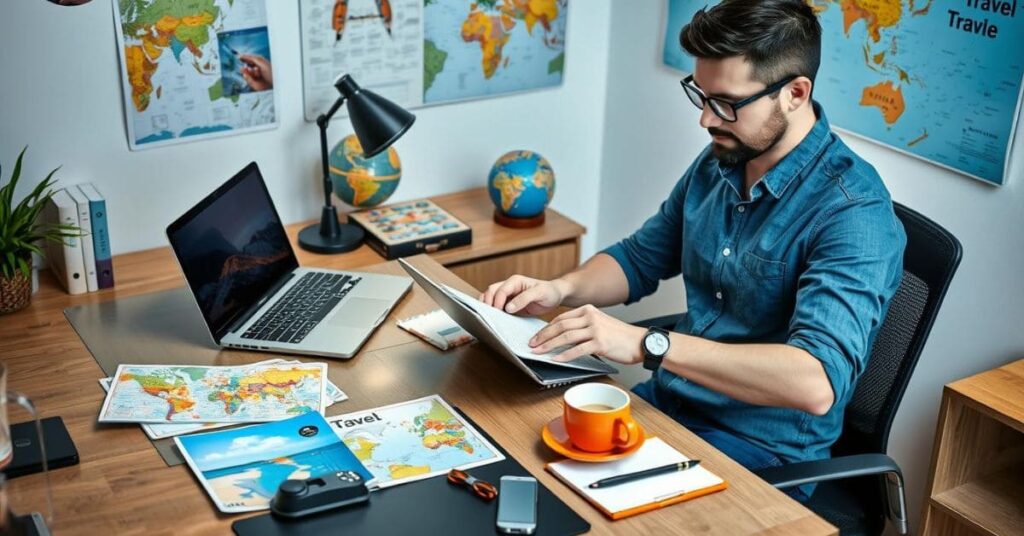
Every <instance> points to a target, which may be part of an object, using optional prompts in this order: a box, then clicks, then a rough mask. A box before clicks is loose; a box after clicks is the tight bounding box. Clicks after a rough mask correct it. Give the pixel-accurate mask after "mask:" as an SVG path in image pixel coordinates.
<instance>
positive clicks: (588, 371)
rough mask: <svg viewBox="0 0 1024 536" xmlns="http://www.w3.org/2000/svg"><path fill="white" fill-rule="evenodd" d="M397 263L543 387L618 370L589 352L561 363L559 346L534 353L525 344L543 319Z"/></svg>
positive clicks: (464, 326) (457, 320)
mask: <svg viewBox="0 0 1024 536" xmlns="http://www.w3.org/2000/svg"><path fill="white" fill-rule="evenodd" d="M398 264H400V265H401V266H402V268H404V269H405V271H406V272H407V273H408V274H409V275H410V276H412V278H413V280H414V281H416V283H417V284H418V285H419V286H421V287H423V290H425V291H426V292H427V295H429V296H430V297H431V298H432V299H433V300H434V301H435V302H437V304H438V305H439V306H441V309H443V310H444V312H445V313H448V316H450V317H451V318H452V320H454V321H455V323H456V324H458V325H459V326H461V327H462V329H465V330H466V331H468V332H469V333H470V334H471V335H473V336H474V337H476V338H477V340H479V341H481V342H483V343H484V344H485V345H487V346H488V347H489V348H490V349H491V350H493V351H494V352H496V353H497V354H498V355H500V356H502V357H504V358H505V359H506V360H508V361H509V362H511V363H512V364H513V365H515V366H516V368H518V369H519V370H521V371H523V372H525V373H526V375H527V376H529V377H530V378H531V379H533V381H535V382H537V383H539V384H541V385H543V386H544V387H555V386H557V385H562V384H566V383H571V382H575V381H580V380H585V379H588V378H596V377H598V376H605V375H608V374H617V373H618V369H616V368H615V367H613V366H611V365H609V364H608V363H605V362H604V361H601V360H600V359H598V358H597V357H595V356H592V355H587V356H582V357H578V358H576V359H573V360H572V361H566V362H564V363H562V362H557V361H553V360H552V359H551V358H552V357H553V356H554V355H555V354H556V353H558V352H559V351H560V350H562V348H557V349H555V350H553V351H551V352H549V353H548V354H545V355H537V354H534V353H533V352H532V350H530V349H529V345H528V344H527V343H528V341H529V340H530V338H531V337H533V335H534V334H535V333H536V332H537V331H538V330H539V329H540V328H542V327H544V325H546V323H545V322H544V321H543V320H540V319H537V318H523V317H517V316H513V315H510V314H508V313H506V312H504V311H501V310H499V309H495V308H494V307H491V306H490V305H487V304H485V303H483V302H481V301H479V300H477V299H476V298H474V297H472V296H468V295H466V294H464V293H462V292H459V291H458V290H456V289H453V288H451V287H448V286H445V285H440V284H438V283H436V282H434V281H433V280H431V279H430V278H429V277H427V275H426V274H424V273H423V272H421V271H419V270H418V269H416V267H415V266H413V265H411V264H409V263H408V262H406V261H405V259H398Z"/></svg>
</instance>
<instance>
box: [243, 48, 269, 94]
mask: <svg viewBox="0 0 1024 536" xmlns="http://www.w3.org/2000/svg"><path fill="white" fill-rule="evenodd" d="M238 59H239V60H241V62H242V63H243V64H244V65H243V66H242V69H241V72H242V78H244V79H245V83H246V84H249V87H251V88H252V90H253V91H266V90H268V89H273V87H274V71H273V68H272V67H271V66H270V60H268V59H267V58H264V57H263V56H256V55H252V54H240V55H239V56H238Z"/></svg>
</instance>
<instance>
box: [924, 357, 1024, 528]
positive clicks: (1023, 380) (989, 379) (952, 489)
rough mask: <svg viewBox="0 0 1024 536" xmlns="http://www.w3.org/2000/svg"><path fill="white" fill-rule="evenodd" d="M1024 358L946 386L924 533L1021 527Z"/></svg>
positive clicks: (1023, 509) (1023, 518) (1023, 515)
mask: <svg viewBox="0 0 1024 536" xmlns="http://www.w3.org/2000/svg"><path fill="white" fill-rule="evenodd" d="M1022 472H1024V359H1022V360H1020V361H1016V362H1014V363H1010V364H1008V365H1005V366H1002V367H999V368H997V369H994V370H990V371H987V372H982V373H981V374H977V375H975V376H971V377H970V378H966V379H963V380H959V381H956V382H953V383H951V384H949V385H946V387H945V388H944V389H943V391H942V409H941V410H939V424H938V429H937V430H936V433H935V447H934V452H933V454H932V469H931V474H930V476H929V478H928V488H927V490H928V497H927V498H926V500H925V505H924V510H923V512H924V514H923V517H922V520H921V534H942V535H954V534H993V535H996V534H1020V533H1021V532H1022V531H1024V481H1022V480H1021V474H1022Z"/></svg>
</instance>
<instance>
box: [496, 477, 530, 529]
mask: <svg viewBox="0 0 1024 536" xmlns="http://www.w3.org/2000/svg"><path fill="white" fill-rule="evenodd" d="M536 520H537V481H536V480H534V479H533V478H528V479H522V480H520V479H518V478H515V479H513V478H502V479H501V492H500V493H499V494H498V523H522V524H527V525H533V524H535V523H536Z"/></svg>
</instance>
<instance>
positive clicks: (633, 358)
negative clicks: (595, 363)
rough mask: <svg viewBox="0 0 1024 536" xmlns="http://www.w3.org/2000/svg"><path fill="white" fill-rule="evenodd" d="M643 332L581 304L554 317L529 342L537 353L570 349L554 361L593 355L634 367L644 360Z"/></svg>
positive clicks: (639, 328)
mask: <svg viewBox="0 0 1024 536" xmlns="http://www.w3.org/2000/svg"><path fill="white" fill-rule="evenodd" d="M646 333H647V330H645V329H644V328H641V327H637V326H634V325H632V324H627V323H625V322H623V321H621V320H618V319H616V318H613V317H611V316H609V315H607V314H605V313H604V312H603V311H601V310H600V309H598V308H597V307H594V306H593V305H584V306H583V307H577V308H576V309H573V310H571V311H568V312H565V313H562V314H560V315H558V316H557V317H555V319H554V320H552V321H551V322H550V323H549V324H548V325H547V326H545V327H544V329H542V330H540V331H538V332H537V334H536V335H534V336H533V338H532V339H530V346H531V347H532V348H533V351H534V353H538V354H543V353H545V352H549V351H551V350H552V349H554V348H558V347H560V346H567V345H571V346H572V347H571V348H569V349H567V350H565V351H564V352H562V353H560V354H558V355H556V356H555V357H554V360H555V361H572V360H573V359H576V358H578V357H581V356H585V355H588V354H594V355H598V356H601V357H604V358H607V359H611V360H612V361H615V362H618V363H622V364H624V365H634V364H637V363H640V362H641V361H643V359H644V356H643V352H642V351H641V350H640V345H641V343H642V342H643V338H644V335H645V334H646Z"/></svg>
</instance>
